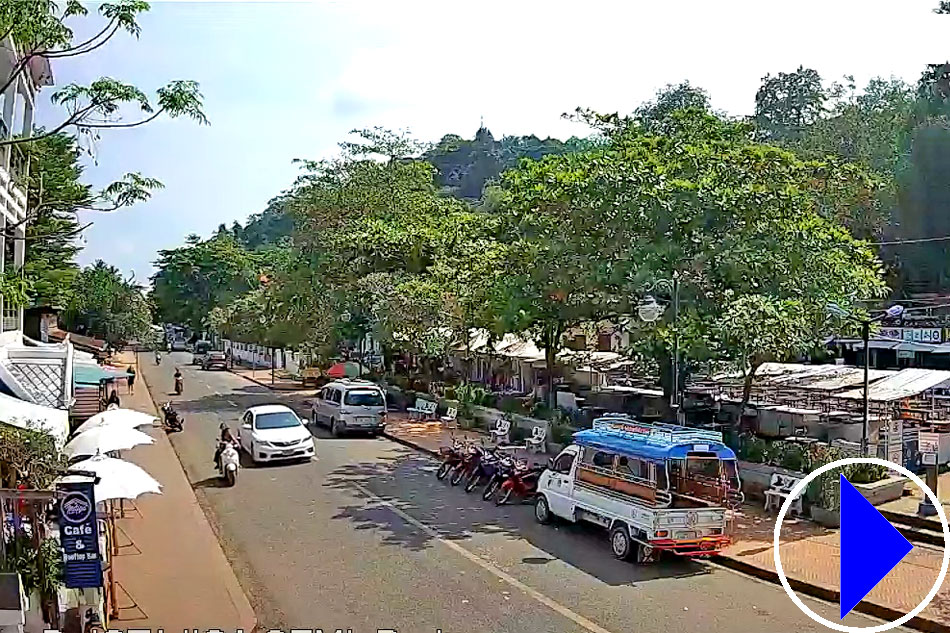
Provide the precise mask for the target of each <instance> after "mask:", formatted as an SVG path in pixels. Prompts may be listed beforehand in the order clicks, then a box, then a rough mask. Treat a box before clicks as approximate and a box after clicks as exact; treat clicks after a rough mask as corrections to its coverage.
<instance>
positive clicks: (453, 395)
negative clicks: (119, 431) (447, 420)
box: [445, 387, 457, 400]
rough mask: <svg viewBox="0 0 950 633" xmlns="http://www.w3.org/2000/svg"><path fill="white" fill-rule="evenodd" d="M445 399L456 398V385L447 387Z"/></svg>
mask: <svg viewBox="0 0 950 633" xmlns="http://www.w3.org/2000/svg"><path fill="white" fill-rule="evenodd" d="M445 399H446V400H456V399H457V397H456V393H455V387H446V388H445Z"/></svg>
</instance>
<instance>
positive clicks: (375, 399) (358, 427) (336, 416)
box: [310, 379, 386, 436]
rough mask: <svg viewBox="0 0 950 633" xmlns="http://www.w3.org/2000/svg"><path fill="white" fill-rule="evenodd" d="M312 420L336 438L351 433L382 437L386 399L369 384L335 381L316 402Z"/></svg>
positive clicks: (355, 381)
mask: <svg viewBox="0 0 950 633" xmlns="http://www.w3.org/2000/svg"><path fill="white" fill-rule="evenodd" d="M310 419H311V421H312V422H313V423H314V424H326V425H327V426H328V427H329V428H330V431H331V432H332V433H333V435H336V436H340V435H342V434H344V433H346V432H348V431H361V432H364V433H371V434H373V435H379V434H380V433H382V432H383V429H384V428H386V395H385V394H384V393H383V390H382V389H380V388H379V386H378V385H376V384H375V383H372V382H369V381H366V380H351V379H343V380H335V381H333V382H330V383H327V385H326V386H324V387H323V389H321V390H320V393H318V394H317V396H316V398H314V400H313V405H312V408H311V410H310Z"/></svg>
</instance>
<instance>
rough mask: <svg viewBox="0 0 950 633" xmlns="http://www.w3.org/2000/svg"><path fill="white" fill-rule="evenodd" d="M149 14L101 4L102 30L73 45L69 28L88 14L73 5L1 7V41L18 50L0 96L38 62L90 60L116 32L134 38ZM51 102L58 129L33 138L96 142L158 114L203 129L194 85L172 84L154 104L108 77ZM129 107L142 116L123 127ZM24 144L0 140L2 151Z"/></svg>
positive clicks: (141, 6)
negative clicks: (57, 112) (67, 134)
mask: <svg viewBox="0 0 950 633" xmlns="http://www.w3.org/2000/svg"><path fill="white" fill-rule="evenodd" d="M148 9H149V5H148V3H147V2H143V1H142V0H119V1H118V2H114V3H102V4H101V5H99V10H98V13H99V15H100V17H101V18H102V20H103V21H104V25H103V26H102V28H101V29H100V30H98V31H97V32H96V34H95V35H94V36H92V37H91V38H89V39H86V40H83V41H79V42H77V41H75V37H74V33H73V29H72V27H71V26H70V25H69V24H70V23H71V22H72V21H74V20H76V19H80V18H85V17H88V9H87V8H86V7H85V5H84V4H82V3H80V2H78V1H77V0H67V2H66V3H65V5H64V6H63V7H62V8H60V6H59V5H58V4H57V3H56V2H53V1H52V0H38V1H34V2H24V1H23V0H2V1H0V33H2V34H3V36H4V37H6V36H7V35H9V36H11V37H12V38H13V40H14V41H15V42H16V43H17V44H18V45H19V46H20V48H21V50H22V54H21V56H20V58H19V59H18V60H17V63H16V64H14V66H13V68H12V69H11V70H10V72H9V74H8V75H6V76H2V77H0V91H5V90H6V89H7V88H8V87H9V86H11V85H12V84H13V82H14V81H16V79H17V77H19V76H20V75H22V74H24V73H27V72H30V68H31V67H32V65H33V64H34V63H35V60H37V59H43V60H50V61H51V60H58V59H63V58H70V57H78V56H82V55H86V54H89V53H91V52H93V51H95V50H96V49H98V48H100V47H102V46H103V45H105V44H106V43H107V42H108V41H109V40H110V39H112V37H113V36H115V35H116V34H117V33H118V32H119V31H120V30H122V31H125V32H127V33H129V34H131V35H133V36H135V37H138V35H139V33H140V32H141V28H140V26H139V24H138V21H137V20H138V18H139V16H140V15H141V14H142V13H143V12H145V11H148ZM52 100H53V103H54V104H56V105H59V106H62V107H63V109H64V110H65V111H66V115H65V117H64V119H63V120H62V122H61V123H59V124H57V125H54V126H52V127H51V128H50V129H49V130H47V131H44V132H42V133H40V134H39V135H37V136H36V137H34V138H46V137H48V136H53V135H55V134H57V133H59V132H62V131H64V130H66V129H68V128H72V129H74V130H75V131H76V132H77V133H78V134H80V135H90V136H95V134H96V132H97V130H100V129H107V128H129V127H136V126H138V125H143V124H145V123H148V122H149V121H152V120H154V119H156V118H157V117H158V116H160V115H162V114H165V115H167V116H170V117H173V118H175V117H181V116H184V117H188V118H191V119H194V120H196V121H198V122H199V123H207V119H206V117H205V115H204V112H203V110H202V96H201V93H200V92H199V90H198V84H197V83H196V82H194V81H189V80H177V81H173V82H171V83H169V84H168V85H166V86H164V87H162V88H159V89H158V90H157V91H156V97H155V99H154V103H153V101H152V100H151V99H150V98H149V97H148V96H147V95H146V94H145V93H144V92H142V91H141V90H139V89H138V88H136V87H135V86H133V85H131V84H127V83H124V82H121V81H118V80H116V79H112V78H110V77H103V78H100V79H97V80H95V81H93V82H91V83H90V84H89V85H81V84H75V83H74V84H68V85H66V86H63V87H62V88H59V89H58V90H56V91H55V92H54V93H53V95H52ZM127 107H132V108H137V109H138V110H139V111H140V112H141V113H142V116H141V117H140V118H139V119H138V120H135V121H131V122H126V121H123V120H122V119H121V118H120V111H121V110H122V109H123V108H127ZM26 142H30V139H29V138H26V137H10V138H6V139H0V146H3V145H13V144H19V143H26Z"/></svg>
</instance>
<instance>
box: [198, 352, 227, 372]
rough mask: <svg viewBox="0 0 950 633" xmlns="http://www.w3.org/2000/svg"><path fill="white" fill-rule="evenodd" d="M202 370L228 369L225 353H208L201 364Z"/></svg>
mask: <svg viewBox="0 0 950 633" xmlns="http://www.w3.org/2000/svg"><path fill="white" fill-rule="evenodd" d="M201 368H202V369H227V368H228V357H227V356H225V355H224V352H208V353H207V354H205V357H204V360H203V361H202V362H201Z"/></svg>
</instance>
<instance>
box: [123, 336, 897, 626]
mask: <svg viewBox="0 0 950 633" xmlns="http://www.w3.org/2000/svg"><path fill="white" fill-rule="evenodd" d="M190 357H191V355H190V354H187V353H181V352H176V353H173V354H170V355H167V356H166V357H165V358H164V359H163V360H162V365H161V366H160V367H156V366H155V364H154V361H152V360H151V357H150V356H148V355H143V356H142V358H141V365H140V366H141V367H142V369H143V373H144V377H145V379H146V382H147V383H148V385H149V387H150V389H151V392H152V395H153V398H154V399H155V401H156V402H158V403H161V402H163V401H165V400H172V401H174V402H175V405H176V407H178V408H179V410H180V411H181V412H182V413H183V414H184V416H185V418H186V425H185V431H184V432H183V433H180V434H177V435H175V436H173V438H172V443H173V445H174V447H175V450H176V451H177V452H178V454H179V456H180V458H181V461H182V464H183V466H184V468H185V471H186V473H187V475H188V477H189V479H190V480H191V482H192V483H193V485H194V486H195V488H196V491H197V493H198V497H199V501H200V502H201V503H202V505H203V507H204V509H205V512H206V513H208V514H209V518H210V519H211V521H212V523H213V525H214V526H215V528H216V530H217V531H218V534H219V538H220V539H221V542H222V545H223V546H224V549H225V552H226V553H227V555H228V557H229V559H230V560H231V561H232V564H233V565H234V567H235V570H236V572H237V574H238V577H239V579H240V580H241V583H242V585H243V587H244V589H245V591H246V593H247V594H248V597H249V598H250V600H251V604H252V605H253V606H254V608H255V611H256V612H257V615H258V618H259V620H260V624H261V626H262V627H263V628H264V629H265V630H266V629H271V628H278V629H281V630H283V631H284V632H285V633H286V632H287V631H289V630H290V629H291V628H305V629H316V628H322V629H323V630H324V631H327V630H328V629H329V630H330V631H333V630H335V629H338V628H339V629H343V630H346V629H352V630H353V631H354V633H363V632H367V631H376V630H377V629H392V630H397V631H412V632H420V633H421V632H424V631H432V632H435V631H436V630H437V629H441V630H442V631H445V632H446V633H449V632H456V631H458V632H462V631H464V632H466V633H470V632H473V631H491V632H493V633H502V632H511V633H524V632H525V631H544V632H548V633H622V632H623V633H626V632H629V631H638V632H639V633H670V632H671V631H674V632H675V631H690V632H692V631H696V632H699V633H720V632H721V633H726V632H730V633H732V632H735V631H750V632H754V631H795V632H796V633H804V632H812V631H814V632H818V631H826V630H827V629H825V628H824V627H822V626H820V625H819V624H817V623H815V622H813V621H811V620H810V619H808V618H807V617H806V616H805V615H804V614H803V613H802V612H801V611H799V610H798V608H797V607H796V606H795V605H794V604H793V603H792V602H791V600H789V598H788V597H787V596H786V595H785V593H784V591H782V589H781V588H780V587H776V586H774V585H771V584H768V583H764V582H761V581H758V580H755V579H751V578H749V577H747V576H744V575H741V574H738V573H735V572H732V571H729V570H725V569H722V568H719V567H716V566H712V565H708V564H705V563H699V562H690V561H685V560H673V561H669V562H662V563H660V564H657V565H651V566H644V567H639V566H635V565H632V564H629V563H625V562H621V561H617V560H615V559H614V558H613V557H612V556H611V553H610V550H609V547H608V543H607V540H606V535H605V534H603V533H602V532H600V531H598V530H597V529H595V528H586V527H582V526H567V525H559V526H555V527H552V526H542V525H538V524H537V523H535V522H534V519H533V516H532V512H531V508H530V507H529V506H527V505H525V506H521V507H518V506H515V507H502V508H496V507H495V506H493V505H489V504H485V503H483V502H482V501H481V499H480V498H479V497H478V496H477V495H471V496H470V495H466V494H465V493H464V491H462V490H461V489H459V488H451V487H449V486H448V485H447V484H445V483H443V482H439V481H437V480H436V479H435V477H434V475H433V472H434V462H433V461H432V460H431V459H430V458H428V457H426V456H423V455H421V454H419V453H417V452H415V451H412V450H410V449H407V448H405V447H403V446H401V445H399V444H396V443H393V442H390V441H389V440H386V439H384V438H381V439H368V438H346V439H333V438H331V437H329V435H328V434H327V433H326V432H325V431H323V430H319V429H312V432H313V433H314V435H315V437H316V447H317V450H316V452H317V456H318V457H317V459H315V460H313V461H312V462H310V463H306V464H300V463H297V464H288V465H277V466H273V465H268V466H262V467H256V468H255V467H250V466H249V465H248V464H247V460H246V456H245V457H244V462H245V465H247V466H248V467H246V468H244V469H243V470H242V471H241V472H240V473H239V475H238V482H237V485H236V487H234V488H221V487H219V480H218V478H217V477H216V475H215V470H214V466H213V464H212V463H211V458H212V454H213V450H214V438H215V436H216V434H217V432H218V425H219V423H220V422H227V423H228V424H229V425H231V427H232V429H236V428H237V421H238V419H239V418H240V415H241V413H242V412H243V410H244V409H245V408H246V407H248V406H250V405H253V404H261V403H266V402H276V401H281V400H284V401H286V400H287V398H288V396H286V395H280V394H276V393H271V392H269V391H268V390H267V389H265V388H263V387H260V386H258V385H255V384H253V383H251V382H249V381H248V380H246V379H244V378H241V377H238V376H235V375H234V374H231V373H229V372H221V371H217V372H205V371H201V370H198V369H197V368H192V367H190V366H187V365H186V363H187V362H188V361H189V360H190ZM176 364H177V365H178V366H180V367H181V368H182V370H183V372H184V375H185V391H184V394H183V395H182V396H181V397H175V396H173V395H171V394H170V392H171V391H172V373H173V371H174V366H175V365H176ZM295 404H296V405H298V406H299V405H300V404H301V402H300V401H299V400H298V401H297V402H296V403H295ZM804 600H805V601H806V603H807V604H808V605H809V606H810V607H811V608H812V609H813V610H815V611H817V612H819V613H820V614H822V615H823V616H824V617H826V618H828V619H831V620H833V621H837V605H831V604H827V603H823V602H820V601H816V600H812V599H810V598H804ZM843 623H845V624H850V625H853V626H870V625H873V624H879V623H880V622H879V621H877V620H874V619H871V618H868V617H864V616H861V615H849V616H848V617H847V618H846V619H845V620H844V622H843Z"/></svg>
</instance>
